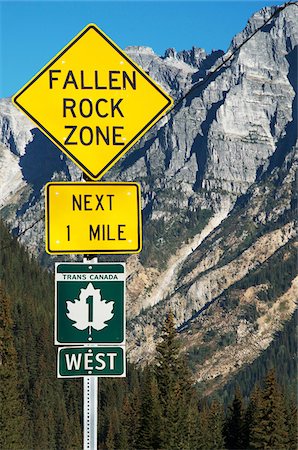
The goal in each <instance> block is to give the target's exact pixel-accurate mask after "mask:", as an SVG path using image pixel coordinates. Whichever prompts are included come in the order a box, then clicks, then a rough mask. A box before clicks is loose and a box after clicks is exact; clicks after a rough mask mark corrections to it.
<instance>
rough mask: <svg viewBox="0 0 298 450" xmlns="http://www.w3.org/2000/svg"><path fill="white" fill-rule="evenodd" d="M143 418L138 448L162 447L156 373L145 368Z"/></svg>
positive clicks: (142, 393)
mask: <svg viewBox="0 0 298 450" xmlns="http://www.w3.org/2000/svg"><path fill="white" fill-rule="evenodd" d="M142 385H143V388H142V392H141V417H140V432H139V438H138V448H142V449H144V450H145V449H155V448H160V445H161V408H160V403H159V399H158V386H157V381H156V378H155V375H154V373H153V372H152V370H150V369H149V368H145V370H144V373H143V377H142Z"/></svg>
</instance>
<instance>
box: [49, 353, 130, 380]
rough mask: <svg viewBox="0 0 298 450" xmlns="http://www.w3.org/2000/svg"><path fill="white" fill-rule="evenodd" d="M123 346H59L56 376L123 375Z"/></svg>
mask: <svg viewBox="0 0 298 450" xmlns="http://www.w3.org/2000/svg"><path fill="white" fill-rule="evenodd" d="M125 366H126V364H125V350H124V348H123V347H61V348H59V350H58V364H57V371H58V378H77V377H84V376H86V377H90V376H92V375H95V376H97V377H125V372H126V370H125Z"/></svg>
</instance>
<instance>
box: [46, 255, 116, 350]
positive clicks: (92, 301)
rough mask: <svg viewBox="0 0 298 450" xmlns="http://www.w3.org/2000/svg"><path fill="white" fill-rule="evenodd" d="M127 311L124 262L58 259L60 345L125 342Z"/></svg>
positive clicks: (57, 339)
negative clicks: (86, 262) (84, 261)
mask: <svg viewBox="0 0 298 450" xmlns="http://www.w3.org/2000/svg"><path fill="white" fill-rule="evenodd" d="M124 311H125V266H124V264H122V263H96V264H83V263H56V265H55V344H56V345H60V344H68V345H76V344H112V345H113V344H117V345H123V344H124V340H125V312H124Z"/></svg>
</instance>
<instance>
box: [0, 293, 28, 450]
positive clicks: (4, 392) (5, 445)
mask: <svg viewBox="0 0 298 450" xmlns="http://www.w3.org/2000/svg"><path fill="white" fill-rule="evenodd" d="M12 330H13V322H12V317H11V301H10V299H9V297H8V296H7V295H6V293H4V290H3V288H2V286H1V285H0V405H1V406H0V448H1V449H5V450H9V449H27V448H29V447H30V435H28V431H29V427H28V425H29V424H28V416H27V413H26V412H25V408H24V404H23V402H22V399H21V395H20V386H19V381H18V372H17V353H16V349H15V346H14V340H13V333H12Z"/></svg>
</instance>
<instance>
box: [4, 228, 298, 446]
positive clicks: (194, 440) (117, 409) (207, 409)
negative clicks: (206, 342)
mask: <svg viewBox="0 0 298 450" xmlns="http://www.w3.org/2000/svg"><path fill="white" fill-rule="evenodd" d="M0 236H1V249H2V251H1V276H0V280H1V285H0V295H1V303H0V304H1V310H0V328H1V344H0V345H1V353H0V354H1V364H0V377H1V384H0V392H1V394H0V404H1V409H0V426H1V434H0V448H1V449H3V450H9V449H11V450H23V449H24V450H27V449H28V450H29V449H36V450H47V449H49V450H50V449H51V450H52V449H57V450H64V449H65V450H66V449H69V450H70V449H80V448H82V383H81V380H61V379H57V378H56V368H55V364H56V355H55V353H56V349H55V348H54V346H53V344H52V341H53V307H52V305H53V302H52V298H53V295H54V294H53V275H52V274H51V273H49V272H48V271H47V270H44V269H41V268H40V266H39V264H38V263H37V261H36V260H35V259H34V258H32V257H31V256H29V255H28V253H27V252H26V251H25V250H24V248H23V247H21V246H20V245H19V244H18V242H17V241H16V240H15V239H14V238H12V237H11V236H10V234H9V232H8V231H7V229H6V228H5V226H4V225H3V224H1V230H0ZM295 326H296V318H295V317H294V318H293V319H292V320H291V321H290V322H289V323H288V324H287V326H286V327H285V329H284V330H283V332H281V333H280V334H279V336H277V339H276V340H275V341H274V344H273V345H271V346H270V347H269V348H268V349H267V350H266V351H265V352H264V353H263V354H262V356H261V358H258V359H257V360H256V361H255V363H254V364H253V365H251V366H249V367H247V368H244V369H243V370H242V371H241V372H240V374H239V375H238V377H237V378H235V379H234V380H233V382H230V384H228V385H226V386H224V387H223V388H222V389H220V390H217V391H216V392H213V393H212V395H210V396H206V395H202V394H201V393H200V390H199V389H198V388H197V386H196V384H195V383H194V382H193V379H192V372H191V371H190V369H189V368H188V366H187V364H186V361H185V359H184V358H183V357H182V356H181V352H180V349H179V334H178V333H177V331H176V329H175V320H174V316H173V314H172V313H171V311H169V313H168V314H167V316H166V317H165V318H164V326H163V331H162V340H161V342H160V344H159V345H158V346H157V350H156V355H155V360H154V363H153V364H150V365H148V366H146V367H143V368H142V369H140V368H137V367H135V366H134V365H129V367H128V374H127V377H126V378H123V379H118V380H117V379H116V380H115V379H102V380H101V381H100V383H99V391H100V394H99V428H98V442H99V448H100V449H106V450H113V449H123V450H128V449H131V450H133V449H140V450H141V449H168V450H173V449H181V450H184V449H185V450H187V449H189V450H194V449H202V450H216V449H218V450H220V449H276V450H281V449H285V450H286V449H287V450H292V449H293V450H294V449H296V448H297V404H296V401H297V399H296V381H297V378H296V377H297V373H296V365H295V362H294V361H295V353H296V345H297V343H296V341H295V335H296V334H295V332H293V331H294V329H295ZM274 346H275V348H274ZM280 349H282V353H281V350H280ZM264 370H265V373H264Z"/></svg>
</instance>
